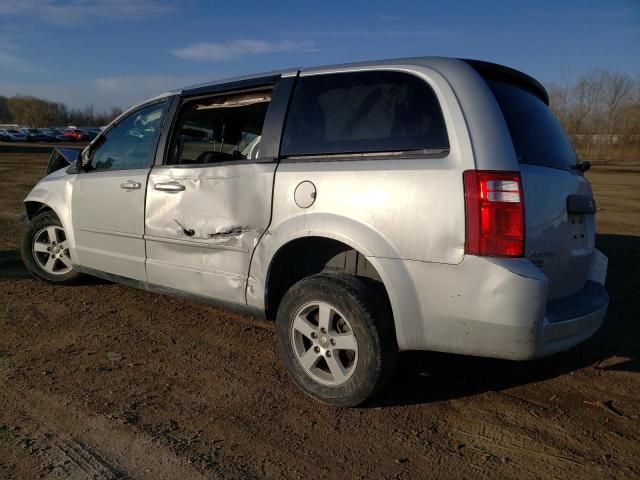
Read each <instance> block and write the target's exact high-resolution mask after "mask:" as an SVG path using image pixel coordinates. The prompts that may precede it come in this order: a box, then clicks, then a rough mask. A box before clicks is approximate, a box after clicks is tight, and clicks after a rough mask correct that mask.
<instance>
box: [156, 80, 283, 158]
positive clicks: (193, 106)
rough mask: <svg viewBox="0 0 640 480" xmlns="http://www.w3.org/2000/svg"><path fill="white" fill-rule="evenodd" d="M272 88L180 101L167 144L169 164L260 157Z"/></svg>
mask: <svg viewBox="0 0 640 480" xmlns="http://www.w3.org/2000/svg"><path fill="white" fill-rule="evenodd" d="M271 94H272V89H271V88H269V89H264V90H256V91H251V92H243V93H230V94H223V95H215V96H211V97H206V98H199V99H195V100H190V101H187V102H185V103H184V105H183V106H182V108H181V110H180V114H179V116H178V121H177V123H176V126H175V128H174V132H173V135H172V139H171V145H170V147H169V155H168V159H167V163H168V164H170V165H178V164H180V165H189V164H209V163H218V162H229V161H237V160H246V159H257V158H260V141H261V139H262V128H263V125H264V119H265V116H266V115H267V108H268V107H269V102H270V101H271Z"/></svg>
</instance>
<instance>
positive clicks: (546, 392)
mask: <svg viewBox="0 0 640 480" xmlns="http://www.w3.org/2000/svg"><path fill="white" fill-rule="evenodd" d="M46 158H47V155H45V154H37V153H31V154H10V153H6V152H5V153H1V152H0V478H21V479H22V478H25V479H26V478H38V477H43V478H101V479H112V478H141V479H145V478H148V479H160V478H171V479H176V478H274V479H282V478H407V479H408V478H426V477H438V478H443V477H445V478H474V479H476V478H489V477H492V478H495V477H501V478H517V479H527V478H562V479H566V478H581V479H587V478H594V479H595V478H597V479H603V478H640V401H639V400H640V296H639V295H638V287H639V286H640V273H639V272H640V165H629V164H628V165H618V166H616V165H608V166H606V167H597V166H596V167H595V168H593V170H592V171H591V172H589V174H588V175H589V178H590V180H591V181H592V182H593V185H594V189H595V191H596V196H597V199H598V201H599V206H600V207H601V209H600V211H599V215H598V231H599V232H600V235H599V236H598V246H599V248H601V249H602V250H603V251H604V252H605V253H606V254H607V255H608V256H609V280H608V287H609V291H610V293H611V306H610V313H609V314H608V316H607V318H606V323H605V325H604V327H603V328H602V329H601V330H600V332H598V334H597V335H596V336H595V337H594V338H592V339H591V340H590V341H588V342H587V343H586V344H584V345H582V346H580V347H578V348H576V349H574V350H573V351H571V352H568V353H563V354H559V355H555V356H553V357H551V358H547V359H543V360H540V361H536V362H531V363H511V362H504V361H492V360H485V359H477V358H463V357H455V356H450V355H443V354H433V353H409V354H404V355H403V356H402V360H401V370H400V373H399V374H398V375H397V377H396V379H395V381H394V383H393V384H392V386H391V388H390V389H389V390H388V392H387V394H386V396H384V397H383V398H382V399H380V401H379V402H378V403H377V404H375V405H370V406H368V407H366V408H359V409H351V410H338V409H332V408H327V407H324V406H321V405H319V404H317V403H314V402H313V401H311V400H309V399H308V398H307V397H305V396H304V395H303V394H302V393H300V392H299V391H298V389H297V388H296V387H295V386H294V385H293V384H292V382H291V381H289V379H288V378H287V375H286V373H285V372H284V370H283V367H282V366H281V364H280V361H279V359H278V357H277V355H276V351H275V339H274V334H273V326H272V325H271V324H269V323H266V322H262V321H259V320H256V319H253V318H250V317H243V316H240V315H236V314H233V313H229V312H226V311H221V310H216V309H214V308H211V307H209V306H203V305H200V304H195V303H192V302H189V301H185V300H178V299H174V298H170V297H165V296H159V295H155V294H150V293H146V292H144V291H139V290H135V289H132V288H128V287H123V286H118V285H114V284H108V283H98V282H95V283H94V284H89V285H84V286H78V287H68V288H67V287H65V288H56V287H52V286H48V285H45V284H42V283H39V282H36V281H34V280H32V279H30V278H29V277H28V275H27V274H26V272H25V270H24V268H23V267H22V264H21V262H20V260H19V254H18V250H17V249H18V242H19V239H20V236H21V233H22V230H23V227H24V224H23V222H22V221H21V220H20V219H19V215H20V213H21V212H22V209H21V201H22V199H23V198H24V196H25V195H26V193H27V192H28V191H29V189H30V188H31V186H32V185H33V184H34V183H35V182H36V180H37V179H38V178H39V177H40V176H41V175H42V174H43V170H44V166H45V163H46Z"/></svg>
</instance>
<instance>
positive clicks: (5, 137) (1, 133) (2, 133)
mask: <svg viewBox="0 0 640 480" xmlns="http://www.w3.org/2000/svg"><path fill="white" fill-rule="evenodd" d="M10 140H11V137H10V136H9V134H8V133H7V131H6V130H5V129H0V142H8V141H10Z"/></svg>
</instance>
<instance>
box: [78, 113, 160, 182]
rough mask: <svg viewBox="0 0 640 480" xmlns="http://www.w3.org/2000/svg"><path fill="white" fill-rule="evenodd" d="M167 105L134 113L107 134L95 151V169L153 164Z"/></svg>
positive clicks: (119, 168) (128, 167) (93, 157)
mask: <svg viewBox="0 0 640 480" xmlns="http://www.w3.org/2000/svg"><path fill="white" fill-rule="evenodd" d="M165 107H166V103H165V102H163V103H155V104H153V105H149V106H147V107H143V108H141V109H139V110H136V111H135V112H133V113H131V114H130V115H128V116H127V117H125V118H123V119H122V120H120V122H119V123H118V124H117V125H116V126H115V127H113V128H112V129H111V130H109V131H108V132H107V133H106V136H105V137H103V138H104V139H103V140H102V143H101V144H100V145H99V146H98V147H97V148H96V150H95V151H94V152H93V155H92V158H91V170H130V169H134V168H146V167H149V166H150V165H151V164H152V163H153V158H154V156H155V153H156V144H157V139H158V135H159V133H160V128H161V127H162V119H163V117H164V110H165Z"/></svg>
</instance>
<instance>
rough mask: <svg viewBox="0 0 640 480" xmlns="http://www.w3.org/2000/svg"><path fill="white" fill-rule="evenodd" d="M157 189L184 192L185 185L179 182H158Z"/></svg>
mask: <svg viewBox="0 0 640 480" xmlns="http://www.w3.org/2000/svg"><path fill="white" fill-rule="evenodd" d="M153 188H154V189H155V190H160V191H161V192H170V193H176V192H182V191H183V190H184V185H180V184H179V183H178V182H168V183H156V185H155V187H153Z"/></svg>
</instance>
